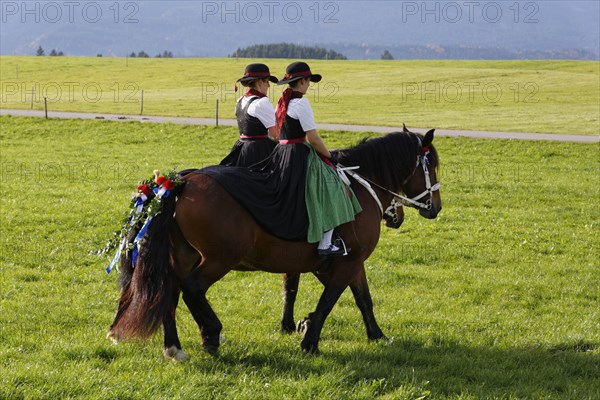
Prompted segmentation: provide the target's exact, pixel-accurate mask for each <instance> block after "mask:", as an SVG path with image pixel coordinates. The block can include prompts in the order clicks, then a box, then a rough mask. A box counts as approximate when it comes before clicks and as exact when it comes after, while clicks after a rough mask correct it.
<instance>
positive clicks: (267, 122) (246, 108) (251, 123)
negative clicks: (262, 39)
mask: <svg viewBox="0 0 600 400" xmlns="http://www.w3.org/2000/svg"><path fill="white" fill-rule="evenodd" d="M277 81H278V79H277V78H276V77H274V76H273V75H271V73H270V71H269V67H267V66H266V65H265V64H250V65H248V66H246V69H245V71H244V76H243V77H241V78H240V79H238V80H237V82H239V83H241V84H242V85H243V86H244V87H246V88H248V90H247V91H246V93H245V94H244V95H243V96H242V97H240V98H239V99H238V101H237V103H236V107H235V116H236V118H237V123H238V129H239V132H240V137H239V139H238V141H237V142H236V143H235V144H234V145H233V148H232V149H231V152H230V153H229V155H228V156H227V157H225V158H224V159H223V161H221V165H233V166H241V167H247V166H250V165H252V164H255V163H257V162H259V161H261V160H263V159H265V158H266V157H268V156H269V154H271V151H273V148H274V147H275V145H276V144H277V143H276V141H277V137H278V136H279V127H278V126H277V125H276V123H275V110H274V109H273V105H272V104H271V101H270V100H269V98H268V97H267V93H268V91H269V87H270V82H273V83H277ZM236 90H237V86H236Z"/></svg>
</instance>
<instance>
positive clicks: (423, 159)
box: [338, 150, 441, 215]
mask: <svg viewBox="0 0 600 400" xmlns="http://www.w3.org/2000/svg"><path fill="white" fill-rule="evenodd" d="M428 155H429V150H427V151H425V153H424V154H423V155H419V156H418V157H417V165H416V166H415V171H416V169H417V168H418V167H419V163H420V164H421V165H422V166H423V173H424V174H425V191H423V192H422V193H421V194H419V195H417V196H415V197H412V198H409V197H406V196H402V195H401V194H398V193H396V192H392V191H391V190H389V189H387V188H384V187H383V186H381V185H378V184H377V183H375V182H373V181H372V180H370V179H368V178H365V177H364V176H361V175H359V174H358V173H356V172H354V171H352V170H353V169H357V168H359V167H349V168H347V167H344V166H343V165H341V164H338V166H339V167H341V169H342V171H343V172H347V173H348V175H350V176H351V177H353V178H354V179H356V180H357V182H359V183H360V184H361V185H363V186H364V187H365V188H367V186H365V184H367V185H369V188H367V190H368V191H369V193H370V194H371V196H373V198H375V199H376V201H377V204H378V205H379V210H380V211H381V214H382V215H383V214H387V215H390V214H388V211H390V213H391V208H392V207H394V206H395V205H396V204H397V203H394V202H393V201H392V204H390V207H388V209H387V210H385V212H384V211H383V207H382V206H381V201H380V200H379V199H378V198H377V195H376V194H375V192H374V191H373V188H372V187H371V185H372V186H375V187H376V188H378V189H381V190H383V191H384V192H386V193H388V194H391V195H392V196H394V197H395V198H398V199H400V202H401V204H404V205H407V206H410V205H413V206H416V207H418V208H422V209H424V210H430V209H431V195H432V194H433V192H435V191H437V190H440V186H441V184H440V183H439V182H437V183H436V184H435V185H433V186H432V185H431V179H430V178H429V168H428V167H427V163H428V161H427V156H428ZM415 171H413V173H412V174H411V175H410V176H412V175H414V173H415ZM410 176H409V178H410ZM407 180H408V179H407ZM361 181H364V183H363V182H361ZM428 194H429V195H430V197H429V200H428V201H427V202H426V203H422V202H420V201H418V200H420V199H422V198H423V197H425V196H426V195H428ZM394 208H398V207H397V206H396V207H394Z"/></svg>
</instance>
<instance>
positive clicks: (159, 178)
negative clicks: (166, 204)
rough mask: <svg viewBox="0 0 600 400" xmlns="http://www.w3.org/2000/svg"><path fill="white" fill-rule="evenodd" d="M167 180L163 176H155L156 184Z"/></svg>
mask: <svg viewBox="0 0 600 400" xmlns="http://www.w3.org/2000/svg"><path fill="white" fill-rule="evenodd" d="M166 180H167V178H165V177H164V176H162V175H161V176H159V177H158V178H156V180H155V182H156V184H157V185H158V186H160V185H162V184H163V183H164V182H165V181H166Z"/></svg>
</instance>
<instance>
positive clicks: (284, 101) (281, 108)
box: [276, 88, 302, 128]
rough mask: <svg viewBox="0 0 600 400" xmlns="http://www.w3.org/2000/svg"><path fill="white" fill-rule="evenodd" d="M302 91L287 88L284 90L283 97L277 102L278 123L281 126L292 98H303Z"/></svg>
mask: <svg viewBox="0 0 600 400" xmlns="http://www.w3.org/2000/svg"><path fill="white" fill-rule="evenodd" d="M301 98H302V93H300V92H297V91H295V90H292V88H287V89H285V90H284V91H283V94H282V95H281V98H280V99H279V101H278V102H277V115H276V117H277V125H279V127H280V128H281V127H282V126H283V123H284V122H285V116H286V115H287V109H288V105H289V104H290V100H291V99H301Z"/></svg>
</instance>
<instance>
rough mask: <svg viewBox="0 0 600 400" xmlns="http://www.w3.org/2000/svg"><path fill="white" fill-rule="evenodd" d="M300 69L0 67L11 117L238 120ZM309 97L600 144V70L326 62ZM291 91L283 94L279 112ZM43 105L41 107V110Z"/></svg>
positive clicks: (316, 64)
mask: <svg viewBox="0 0 600 400" xmlns="http://www.w3.org/2000/svg"><path fill="white" fill-rule="evenodd" d="M261 61H262V62H265V63H267V64H268V65H269V66H270V68H271V72H272V73H273V74H275V75H276V76H278V77H279V78H281V77H282V76H283V74H284V72H285V67H286V66H287V65H288V64H289V62H290V61H292V60H281V59H269V60H254V59H252V60H250V59H235V58H221V59H218V58H216V59H156V58H150V59H138V58H108V57H103V58H102V57H100V58H93V57H0V77H1V78H0V80H1V85H0V96H1V102H0V106H1V107H2V108H19V109H30V108H33V109H36V110H43V109H44V99H43V98H44V97H46V98H47V99H48V107H49V109H50V110H55V111H78V112H96V113H117V114H134V115H137V114H139V113H140V111H141V98H142V91H143V113H144V114H146V115H166V116H185V117H214V115H215V106H216V102H217V100H218V101H219V110H220V113H219V114H220V117H221V118H233V117H234V115H233V113H234V111H233V110H234V105H235V100H236V99H237V97H238V96H239V92H238V93H236V92H235V91H234V82H235V80H236V79H237V78H239V77H241V76H242V74H243V71H244V67H245V65H246V64H248V63H250V62H261ZM310 66H311V69H312V70H313V72H315V73H320V74H322V75H323V77H324V78H323V80H322V81H321V82H320V83H319V84H315V85H314V86H312V88H311V89H310V90H309V93H308V97H309V99H310V101H311V104H312V106H313V108H314V111H315V116H316V120H317V122H322V123H350V124H361V125H386V126H401V125H402V123H406V124H407V126H413V127H415V126H416V127H421V128H438V129H458V130H490V131H503V132H542V133H563V134H569V133H571V134H587V135H597V134H598V133H599V132H600V116H599V111H598V104H600V63H599V62H594V61H590V62H587V61H402V60H395V61H331V60H330V61H323V60H310ZM281 90H282V86H275V85H273V87H272V89H271V93H270V95H269V97H270V98H271V100H272V101H273V102H274V103H275V102H276V101H277V99H278V98H279V96H280V94H281ZM32 100H33V102H32Z"/></svg>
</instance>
